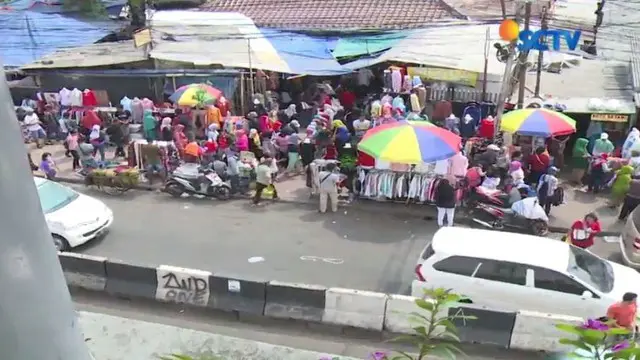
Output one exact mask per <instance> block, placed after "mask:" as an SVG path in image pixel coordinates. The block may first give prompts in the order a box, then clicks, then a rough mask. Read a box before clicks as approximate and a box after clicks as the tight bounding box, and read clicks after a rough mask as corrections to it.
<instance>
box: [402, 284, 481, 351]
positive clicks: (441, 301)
mask: <svg viewBox="0 0 640 360" xmlns="http://www.w3.org/2000/svg"><path fill="white" fill-rule="evenodd" d="M424 294H425V299H416V305H418V307H419V308H420V310H421V311H416V312H412V313H411V314H410V318H409V320H410V321H411V323H412V324H414V325H415V326H413V332H414V333H413V334H412V335H406V336H400V337H398V338H396V339H394V341H402V342H409V343H410V344H412V345H413V346H415V347H416V350H417V352H416V353H417V354H416V355H412V354H409V353H407V352H402V351H396V352H397V353H398V354H400V355H397V356H394V357H390V359H391V360H401V359H407V360H423V359H425V358H426V357H427V356H435V357H439V358H446V359H455V358H456V356H457V355H464V353H463V352H462V350H460V348H458V347H457V346H456V345H455V343H459V342H460V338H459V337H458V329H457V328H456V326H455V324H454V322H455V321H456V320H463V321H467V320H474V319H476V318H475V317H474V316H468V315H464V313H463V312H462V310H459V311H458V312H456V313H455V314H453V315H449V313H448V309H449V308H451V307H456V306H459V305H460V304H459V303H460V302H461V301H463V300H464V299H465V298H464V297H463V296H461V295H458V294H455V293H453V292H452V291H451V290H448V289H443V288H437V289H425V291H424ZM443 313H446V314H447V315H442V314H443Z"/></svg>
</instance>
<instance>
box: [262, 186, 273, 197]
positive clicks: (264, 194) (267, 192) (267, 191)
mask: <svg viewBox="0 0 640 360" xmlns="http://www.w3.org/2000/svg"><path fill="white" fill-rule="evenodd" d="M275 189H276V188H275V187H274V186H273V184H269V186H267V187H266V188H265V189H264V190H262V198H263V199H269V200H270V199H273V194H274V193H275Z"/></svg>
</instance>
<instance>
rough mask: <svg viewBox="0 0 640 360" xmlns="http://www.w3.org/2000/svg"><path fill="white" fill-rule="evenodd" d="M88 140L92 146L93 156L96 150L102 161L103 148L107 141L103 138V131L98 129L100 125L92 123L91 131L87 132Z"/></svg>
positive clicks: (103, 156) (103, 157)
mask: <svg viewBox="0 0 640 360" xmlns="http://www.w3.org/2000/svg"><path fill="white" fill-rule="evenodd" d="M89 141H90V142H91V145H93V148H94V150H93V155H94V156H95V154H96V152H97V153H99V154H100V161H104V160H105V154H104V148H105V146H106V145H107V141H106V139H105V136H104V133H103V132H102V131H101V130H100V125H93V128H91V133H89Z"/></svg>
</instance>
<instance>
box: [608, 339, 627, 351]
mask: <svg viewBox="0 0 640 360" xmlns="http://www.w3.org/2000/svg"><path fill="white" fill-rule="evenodd" d="M628 347H629V341H627V340H625V341H623V342H620V343H617V344H615V345H613V347H612V348H611V351H613V352H616V351H620V350H624V349H626V348H628Z"/></svg>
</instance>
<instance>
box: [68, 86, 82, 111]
mask: <svg viewBox="0 0 640 360" xmlns="http://www.w3.org/2000/svg"><path fill="white" fill-rule="evenodd" d="M69 104H70V105H71V106H76V107H81V106H82V91H80V90H78V89H77V88H74V89H73V90H71V93H70V94H69Z"/></svg>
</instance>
